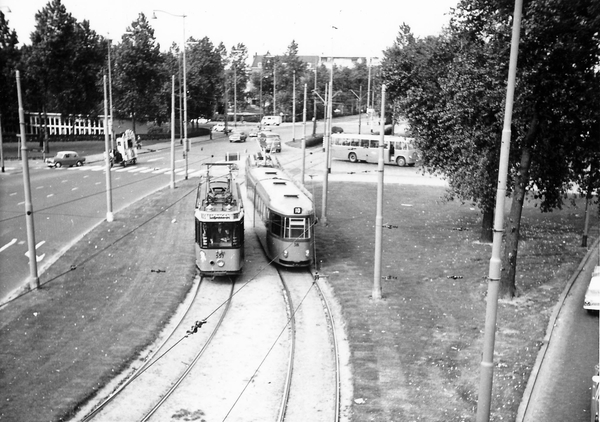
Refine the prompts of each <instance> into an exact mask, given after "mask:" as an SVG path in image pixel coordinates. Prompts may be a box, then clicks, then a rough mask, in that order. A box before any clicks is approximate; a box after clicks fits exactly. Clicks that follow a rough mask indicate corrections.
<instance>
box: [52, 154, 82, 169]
mask: <svg viewBox="0 0 600 422" xmlns="http://www.w3.org/2000/svg"><path fill="white" fill-rule="evenodd" d="M84 162H85V157H80V156H79V155H78V154H77V153H76V152H75V151H59V152H57V153H56V156H54V157H52V158H46V164H47V165H48V166H49V167H62V166H67V167H71V166H78V167H79V166H82V165H83V163H84Z"/></svg>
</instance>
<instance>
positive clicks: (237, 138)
mask: <svg viewBox="0 0 600 422" xmlns="http://www.w3.org/2000/svg"><path fill="white" fill-rule="evenodd" d="M247 137H248V135H246V132H242V131H239V130H233V131H232V132H231V133H229V142H246V138H247Z"/></svg>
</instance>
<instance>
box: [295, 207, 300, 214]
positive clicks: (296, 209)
mask: <svg viewBox="0 0 600 422" xmlns="http://www.w3.org/2000/svg"><path fill="white" fill-rule="evenodd" d="M294 214H302V207H294Z"/></svg>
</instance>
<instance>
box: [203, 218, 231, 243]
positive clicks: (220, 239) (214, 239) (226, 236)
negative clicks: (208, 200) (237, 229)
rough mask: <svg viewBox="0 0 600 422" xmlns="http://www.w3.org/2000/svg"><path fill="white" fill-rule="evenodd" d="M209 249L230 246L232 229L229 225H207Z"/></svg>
mask: <svg viewBox="0 0 600 422" xmlns="http://www.w3.org/2000/svg"><path fill="white" fill-rule="evenodd" d="M207 226H208V227H207V231H208V233H207V236H208V239H209V247H214V248H223V247H227V246H232V236H231V234H232V233H233V227H232V224H231V223H216V224H208V225H207Z"/></svg>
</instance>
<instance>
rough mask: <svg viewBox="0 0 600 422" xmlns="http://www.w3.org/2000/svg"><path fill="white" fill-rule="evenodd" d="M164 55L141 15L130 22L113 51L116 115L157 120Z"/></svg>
mask: <svg viewBox="0 0 600 422" xmlns="http://www.w3.org/2000/svg"><path fill="white" fill-rule="evenodd" d="M163 60H164V56H163V55H161V53H160V51H159V46H158V44H157V43H156V39H155V38H154V29H152V27H151V26H150V25H149V23H148V19H147V18H146V16H145V15H144V14H143V13H140V14H139V15H138V18H137V20H135V21H134V22H132V24H131V26H130V27H128V28H127V31H126V33H125V34H124V35H123V37H122V40H121V43H120V44H119V46H118V48H117V54H116V58H115V72H114V75H115V76H114V78H113V86H114V94H115V95H114V98H115V100H114V102H113V104H114V105H116V109H115V110H116V113H118V115H121V116H130V117H131V119H132V122H133V130H134V131H135V126H136V121H137V120H138V119H140V118H142V119H145V120H153V121H154V120H159V121H160V120H161V118H162V116H161V109H162V110H163V112H164V107H163V108H161V104H162V100H161V88H162V87H163V86H164V85H165V83H166V82H167V81H166V75H165V73H164V71H163V70H164V68H163Z"/></svg>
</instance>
